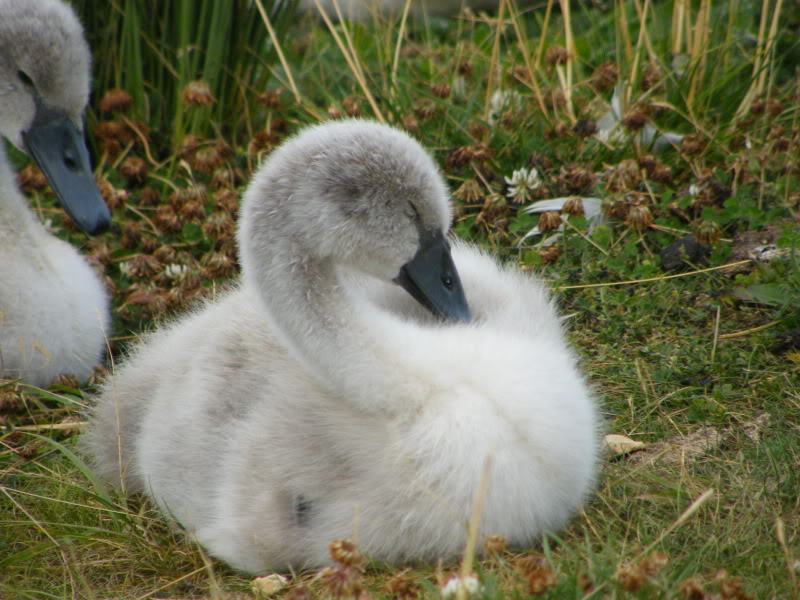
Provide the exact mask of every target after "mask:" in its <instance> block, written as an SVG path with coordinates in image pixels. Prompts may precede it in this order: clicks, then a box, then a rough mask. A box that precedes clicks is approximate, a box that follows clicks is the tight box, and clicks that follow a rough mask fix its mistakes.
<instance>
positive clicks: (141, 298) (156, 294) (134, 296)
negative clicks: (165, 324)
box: [125, 285, 168, 317]
mask: <svg viewBox="0 0 800 600" xmlns="http://www.w3.org/2000/svg"><path fill="white" fill-rule="evenodd" d="M130 289H131V293H129V294H128V297H127V298H126V299H125V306H140V307H141V308H142V310H143V311H144V313H145V314H146V315H148V316H150V317H157V316H160V315H163V314H164V313H165V312H167V308H168V302H167V298H166V294H165V293H164V290H162V289H160V288H157V287H155V286H152V285H149V286H145V287H135V286H131V288H130Z"/></svg>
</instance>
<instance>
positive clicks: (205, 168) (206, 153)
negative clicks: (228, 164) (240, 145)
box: [189, 146, 223, 173]
mask: <svg viewBox="0 0 800 600" xmlns="http://www.w3.org/2000/svg"><path fill="white" fill-rule="evenodd" d="M222 163H223V160H222V157H221V156H220V154H219V151H218V150H217V148H215V147H214V146H206V147H205V148H200V149H199V150H197V151H196V152H195V153H194V154H193V155H192V158H191V159H190V160H189V165H190V166H191V167H192V168H193V169H194V170H195V171H199V172H200V173H211V172H212V171H213V170H214V169H216V168H217V167H218V166H220V165H221V164H222Z"/></svg>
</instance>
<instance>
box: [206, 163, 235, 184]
mask: <svg viewBox="0 0 800 600" xmlns="http://www.w3.org/2000/svg"><path fill="white" fill-rule="evenodd" d="M210 184H211V187H215V188H227V189H230V188H232V187H233V186H234V185H235V184H236V178H235V173H234V171H233V169H229V168H228V167H219V168H217V169H214V172H213V173H212V174H211V181H210Z"/></svg>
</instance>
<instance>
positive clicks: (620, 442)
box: [605, 433, 646, 456]
mask: <svg viewBox="0 0 800 600" xmlns="http://www.w3.org/2000/svg"><path fill="white" fill-rule="evenodd" d="M605 445H606V447H607V448H608V449H609V450H610V451H611V454H613V455H614V456H625V455H626V454H630V453H631V452H635V451H636V450H641V449H642V448H644V447H645V446H646V444H645V443H644V442H639V441H636V440H632V439H631V438H629V437H625V436H624V435H619V434H618V433H610V434H608V435H607V436H606V437H605Z"/></svg>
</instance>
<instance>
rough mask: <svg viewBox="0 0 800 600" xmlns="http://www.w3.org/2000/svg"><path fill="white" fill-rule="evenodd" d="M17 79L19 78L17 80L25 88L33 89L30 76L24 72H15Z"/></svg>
mask: <svg viewBox="0 0 800 600" xmlns="http://www.w3.org/2000/svg"><path fill="white" fill-rule="evenodd" d="M17 77H19V80H20V81H21V82H22V84H23V85H25V86H26V87H33V79H31V77H30V75H28V74H27V73H26V72H25V71H23V70H19V71H17Z"/></svg>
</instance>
